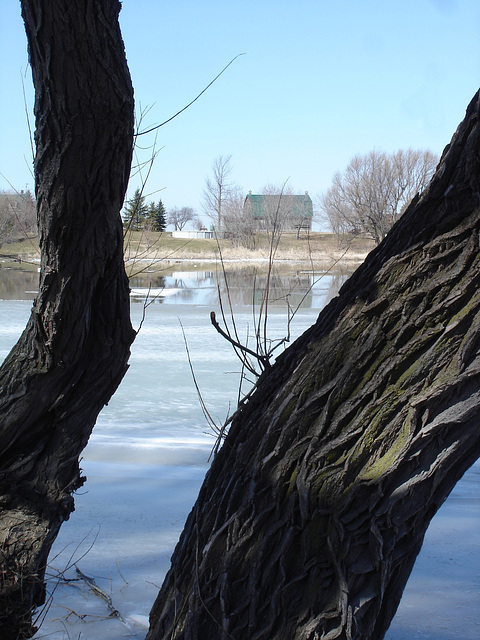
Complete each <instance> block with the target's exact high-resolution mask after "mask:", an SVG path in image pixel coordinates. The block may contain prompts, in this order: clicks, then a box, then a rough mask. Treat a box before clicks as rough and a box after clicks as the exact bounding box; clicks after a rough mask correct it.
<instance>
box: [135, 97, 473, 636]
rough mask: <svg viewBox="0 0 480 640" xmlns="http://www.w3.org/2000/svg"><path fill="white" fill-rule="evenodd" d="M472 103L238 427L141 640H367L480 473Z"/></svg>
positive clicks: (384, 622)
mask: <svg viewBox="0 0 480 640" xmlns="http://www.w3.org/2000/svg"><path fill="white" fill-rule="evenodd" d="M479 112H480V96H479V94H477V95H476V96H475V97H474V99H473V100H472V102H471V104H470V105H469V107H468V109H467V113H466V116H465V119H464V121H463V122H462V123H461V125H460V126H459V128H458V130H457V132H456V133H455V135H454V137H453V139H452V141H451V144H450V145H449V146H448V147H447V148H446V150H445V152H444V154H443V156H442V158H441V160H440V163H439V166H438V168H437V171H436V174H435V176H434V178H433V180H432V182H431V183H430V185H429V187H428V188H427V189H426V191H425V192H424V193H423V194H421V195H419V196H417V197H416V198H415V199H414V201H413V202H412V204H411V205H410V207H409V208H408V209H407V211H406V212H405V214H404V216H403V217H402V218H401V219H400V221H399V222H398V223H397V224H396V225H395V226H394V228H393V229H392V231H391V232H390V233H389V234H388V236H387V238H386V239H385V240H384V242H383V243H382V244H381V245H380V246H379V247H377V248H376V249H375V250H374V251H373V252H372V253H371V254H370V255H369V256H368V257H367V259H366V261H365V263H364V264H363V265H362V266H361V267H360V268H359V269H358V270H357V271H356V272H355V274H354V275H353V276H352V278H350V280H349V281H348V282H347V283H346V284H345V285H344V286H343V288H342V289H341V291H340V293H339V295H338V297H337V298H335V299H334V300H332V301H331V302H330V304H329V305H328V306H327V307H326V308H325V309H324V310H323V311H322V313H321V314H320V316H319V318H318V320H317V322H316V323H315V325H314V326H313V327H311V328H310V329H309V330H308V331H307V332H306V333H305V334H304V335H303V336H301V337H300V338H299V339H298V340H297V341H296V342H295V343H294V344H293V345H292V346H291V347H290V348H289V349H287V350H286V351H285V353H284V354H282V356H280V357H279V358H278V360H277V362H276V363H275V365H274V366H273V367H272V368H271V370H269V371H267V372H265V373H264V374H263V376H262V378H261V379H260V381H259V383H258V385H257V388H256V390H255V393H254V394H253V395H252V396H251V397H250V399H249V401H248V403H247V404H246V405H244V406H242V407H241V408H240V409H239V410H238V412H237V414H236V415H235V417H234V419H233V421H232V423H231V427H230V432H229V434H228V436H227V438H226V440H225V443H224V445H223V447H222V448H221V449H220V451H219V453H218V455H217V456H216V458H215V459H214V461H213V464H212V467H211V469H210V470H209V472H208V473H207V476H206V479H205V482H204V484H203V486H202V489H201V491H200V494H199V497H198V500H197V502H196V504H195V506H194V508H193V510H192V512H191V514H190V516H189V518H188V521H187V523H186V525H185V529H184V531H183V533H182V536H181V538H180V541H179V543H178V545H177V547H176V549H175V552H174V555H173V558H172V565H171V568H170V571H169V573H168V574H167V577H166V579H165V582H164V584H163V586H162V588H161V590H160V593H159V595H158V598H157V601H156V602H155V605H154V607H153V609H152V612H151V625H150V631H149V634H148V636H147V638H148V640H161V639H162V640H163V639H166V638H168V639H169V640H173V639H177V640H180V639H182V640H187V639H188V640H193V639H194V638H209V639H211V640H213V639H215V638H218V639H226V638H234V639H235V640H240V639H242V640H244V639H245V640H246V639H247V638H248V639H249V640H292V639H298V640H300V639H301V640H314V639H315V640H320V639H323V640H381V639H382V638H383V637H384V634H385V632H386V630H387V628H388V626H389V624H390V622H391V620H392V617H393V615H394V613H395V611H396V609H397V606H398V603H399V601H400V598H401V595H402V592H403V589H404V586H405V584H406V582H407V579H408V576H409V575H410V572H411V569H412V567H413V564H414V562H415V558H416V556H417V554H418V552H419V550H420V548H421V545H422V541H423V537H424V534H425V531H426V529H427V527H428V524H429V522H430V520H431V518H432V517H433V515H434V514H435V513H436V511H437V510H438V508H439V507H440V506H441V504H442V503H443V501H444V500H445V499H446V497H447V496H448V494H449V492H450V491H451V489H452V488H453V487H454V485H455V483H456V482H457V481H458V479H459V478H460V477H461V476H462V475H463V473H464V472H465V470H466V469H467V468H468V467H469V466H470V465H471V464H472V463H473V462H474V461H475V459H476V458H477V457H478V456H479V455H480V431H479V429H478V425H479V414H480V350H479V348H480V294H479V291H480V257H479V239H480V238H479V234H480V193H479V184H480V124H479V121H478V117H479Z"/></svg>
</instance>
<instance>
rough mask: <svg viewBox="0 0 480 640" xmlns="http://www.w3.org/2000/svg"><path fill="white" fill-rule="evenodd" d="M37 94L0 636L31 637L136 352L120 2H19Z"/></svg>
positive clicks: (1, 443)
mask: <svg viewBox="0 0 480 640" xmlns="http://www.w3.org/2000/svg"><path fill="white" fill-rule="evenodd" d="M21 5H22V13H23V18H24V21H25V26H26V31H27V37H28V44H29V54H30V62H31V66H32V73H33V81H34V85H35V117H36V133H35V140H36V145H37V152H36V158H35V180H36V196H37V212H38V223H39V229H40V247H41V275H40V286H39V293H38V296H37V298H36V300H35V303H34V306H33V309H32V313H31V316H30V319H29V321H28V324H27V327H26V329H25V331H24V333H23V335H22V336H21V338H20V340H19V341H18V343H17V344H16V346H15V347H14V348H13V350H12V351H11V353H10V355H9V356H8V357H7V359H6V360H5V362H4V364H3V366H2V368H1V369H0V412H1V413H0V415H1V418H0V420H1V423H0V505H1V510H0V516H1V530H0V543H1V547H0V548H1V554H0V571H1V581H0V636H1V638H2V640H6V639H9V638H15V639H17V638H23V637H30V635H31V633H32V629H31V626H30V625H31V614H32V609H33V608H34V607H35V606H36V605H39V604H41V603H42V601H43V599H44V585H43V578H44V572H45V565H46V561H47V555H48V552H49V550H50V547H51V545H52V542H53V541H54V540H55V537H56V535H57V533H58V530H59V528H60V525H61V524H62V522H63V521H65V520H66V519H68V517H69V515H70V513H71V512H72V511H73V508H74V501H73V498H72V492H73V491H74V490H75V489H77V488H78V487H80V486H81V485H82V483H83V482H84V478H82V477H81V474H80V469H79V463H78V457H79V454H80V452H81V451H82V449H83V448H84V447H85V445H86V443H87V441H88V438H89V436H90V433H91V431H92V428H93V425H94V423H95V420H96V418H97V415H98V413H99V411H100V409H101V408H102V407H103V406H104V405H105V404H106V402H108V400H109V399H110V397H111V395H112V394H113V393H114V391H115V389H116V388H117V386H118V384H119V383H120V381H121V379H122V377H123V375H124V374H125V371H126V369H127V360H128V357H129V348H130V345H131V343H132V341H133V338H134V332H133V329H132V327H131V324H130V314H129V292H128V281H127V278H126V276H125V270H124V265H123V236H122V225H121V220H120V215H119V212H120V210H121V207H122V204H123V199H124V195H125V190H126V186H127V181H128V177H129V172H130V163H131V155H132V146H133V90H132V86H131V81H130V75H129V72H128V68H127V64H126V60H125V54H124V47H123V42H122V39H121V35H120V29H119V25H118V13H119V10H120V3H119V2H118V0H96V2H91V1H89V0H83V1H80V2H72V1H71V0H22V3H21Z"/></svg>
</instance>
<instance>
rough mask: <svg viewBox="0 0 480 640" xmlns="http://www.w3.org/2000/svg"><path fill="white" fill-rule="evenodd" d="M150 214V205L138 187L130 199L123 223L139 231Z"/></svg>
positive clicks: (126, 206)
mask: <svg viewBox="0 0 480 640" xmlns="http://www.w3.org/2000/svg"><path fill="white" fill-rule="evenodd" d="M147 216H148V205H146V204H145V196H142V192H141V190H140V189H136V190H135V193H134V196H133V198H132V199H131V200H128V201H127V203H126V205H125V209H124V212H123V224H124V226H125V227H129V228H130V229H131V230H132V231H139V230H140V229H143V227H144V226H145V222H146V221H147Z"/></svg>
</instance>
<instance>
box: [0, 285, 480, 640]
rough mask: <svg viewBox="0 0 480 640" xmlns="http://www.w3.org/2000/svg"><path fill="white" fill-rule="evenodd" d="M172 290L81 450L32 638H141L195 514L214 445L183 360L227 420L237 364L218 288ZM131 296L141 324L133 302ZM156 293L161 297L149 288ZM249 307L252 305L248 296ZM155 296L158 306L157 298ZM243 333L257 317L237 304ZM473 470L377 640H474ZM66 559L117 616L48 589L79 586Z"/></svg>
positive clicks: (479, 505)
mask: <svg viewBox="0 0 480 640" xmlns="http://www.w3.org/2000/svg"><path fill="white" fill-rule="evenodd" d="M179 281H180V278H179V277H176V278H175V280H172V281H167V282H166V286H168V287H169V289H170V290H172V289H178V291H177V293H175V294H172V295H169V296H168V297H164V298H160V297H159V298H158V299H157V301H156V302H155V303H153V304H152V305H151V306H150V307H148V309H147V318H146V321H145V323H144V324H143V326H142V329H141V331H140V333H139V335H138V338H137V340H136V341H135V343H134V346H133V348H132V357H131V362H130V364H131V366H130V369H129V371H128V373H127V375H126V377H125V379H124V381H123V382H122V384H121V386H120V388H119V390H118V392H117V393H116V394H115V396H114V397H113V398H112V400H111V402H110V404H109V406H108V407H106V408H105V409H104V411H102V413H101V414H100V416H99V419H98V424H97V426H96V427H95V430H94V433H93V435H92V437H91V439H90V442H89V444H88V446H87V448H86V449H85V452H84V454H83V459H82V463H81V464H82V468H83V470H84V473H85V475H86V476H87V478H88V482H87V484H86V485H85V487H84V488H82V489H80V490H79V492H78V494H77V495H76V499H75V501H76V510H75V512H74V513H73V514H72V516H71V518H70V520H69V521H68V522H67V523H65V524H64V525H63V526H62V529H61V531H60V535H59V537H58V539H57V541H56V543H55V545H54V548H53V551H52V554H51V558H50V569H49V580H48V585H49V590H50V591H53V590H54V594H53V595H54V597H53V604H52V605H51V606H50V608H49V609H48V610H46V611H45V613H44V615H45V621H44V623H43V625H42V628H41V630H40V631H39V632H38V634H37V636H36V637H37V638H46V637H48V638H51V639H52V640H61V639H62V640H63V639H65V640H66V639H67V638H78V637H81V638H82V640H97V639H98V638H102V640H110V639H112V640H113V639H114V638H115V639H118V638H134V639H137V640H141V639H142V638H144V637H145V634H146V629H147V626H148V613H149V610H150V608H151V605H152V603H153V601H154V599H155V596H156V594H157V592H158V588H159V586H160V585H161V583H162V580H163V577H164V575H165V573H166V571H167V570H168V566H169V559H170V556H171V553H172V551H173V549H174V546H175V544H176V541H177V539H178V536H179V534H180V532H181V530H182V528H183V524H184V522H185V519H186V517H187V515H188V512H189V511H190V509H191V507H192V506H193V504H194V502H195V499H196V496H197V493H198V490H199V488H200V486H201V483H202V480H203V477H204V474H205V472H206V470H207V468H208V462H207V460H208V456H209V454H210V451H211V448H212V446H213V444H214V438H213V436H212V434H211V433H209V430H208V427H207V425H206V423H205V420H204V418H203V415H202V411H201V408H200V404H199V401H198V397H197V394H196V391H195V388H194V385H193V382H192V375H191V372H190V367H189V363H188V358H187V355H186V348H185V342H184V337H183V332H182V326H181V325H180V321H181V323H182V325H183V330H184V332H185V336H186V340H187V344H188V349H189V352H190V357H191V360H192V364H193V367H194V371H195V375H196V377H197V381H198V384H199V386H200V388H201V390H202V394H203V397H204V401H205V403H206V404H207V406H208V408H209V410H210V411H211V412H212V414H213V415H214V416H215V417H216V418H217V419H218V421H219V422H221V421H223V419H224V418H225V416H226V415H227V414H228V412H229V411H231V410H232V408H233V407H234V405H235V401H236V395H237V388H238V372H239V364H238V362H237V361H236V360H235V357H234V356H233V354H232V351H231V348H230V347H229V345H228V344H227V343H226V342H225V341H224V340H223V339H222V338H221V337H220V336H219V335H218V334H217V333H216V332H215V330H214V329H213V327H212V326H211V325H210V320H209V312H210V310H211V309H215V310H216V311H217V315H218V306H215V305H216V285H214V284H212V282H211V281H210V280H208V278H207V279H205V280H203V281H202V282H201V286H200V287H199V289H198V290H195V282H196V280H195V278H194V277H193V275H192V277H191V278H186V279H185V281H182V282H181V286H180V287H178V286H174V285H178V284H179ZM140 293H142V295H143V292H137V294H138V295H137V296H132V316H133V321H134V324H135V326H139V324H140V321H141V317H142V313H143V304H142V297H141V296H140ZM157 293H159V294H161V288H159V291H158V292H157ZM329 295H330V292H329V287H328V286H326V285H325V283H323V284H322V286H321V287H319V288H318V290H317V291H316V292H315V293H314V295H312V296H311V297H310V299H309V306H307V307H304V308H302V309H301V310H300V311H299V313H298V315H297V316H296V318H295V319H294V322H293V331H294V335H293V336H292V339H293V338H294V337H296V336H297V335H299V334H300V333H302V332H303V331H304V330H305V329H306V328H307V327H308V326H310V325H311V324H312V323H313V322H314V321H315V318H316V316H317V314H318V311H319V308H320V307H321V306H323V304H324V303H325V301H326V299H327V297H328V296H329ZM250 299H251V298H250ZM160 300H162V302H160ZM30 308H31V302H30V301H28V300H27V301H24V300H18V301H16V300H5V301H0V358H3V357H5V356H6V354H7V353H8V351H9V349H10V347H11V346H12V345H13V343H14V342H15V340H16V339H17V337H18V336H19V335H20V333H21V332H22V330H23V327H24V326H25V322H26V320H27V318H28V315H29V312H30ZM235 317H236V321H237V326H238V328H239V333H240V336H241V337H242V338H243V337H245V335H246V332H247V326H250V327H251V326H252V324H253V317H252V311H251V308H250V306H249V305H247V304H244V303H242V301H241V300H240V302H239V303H238V304H237V305H236V313H235ZM269 322H270V324H271V332H272V334H273V333H274V334H275V337H278V338H280V337H283V336H284V335H285V313H284V307H282V306H281V305H279V306H277V307H275V308H274V309H272V312H271V314H270V316H269ZM479 529H480V464H479V463H477V464H475V465H474V466H473V467H472V468H471V469H470V470H469V471H468V472H467V474H466V475H465V476H464V478H463V479H462V480H461V481H460V482H459V483H458V485H457V487H455V489H454V491H453V493H452V495H451V496H450V497H449V499H448V500H447V501H446V503H445V504H444V505H443V507H442V508H441V510H440V511H439V513H438V514H437V515H436V517H435V518H434V520H433V521H432V524H431V527H430V529H429V531H428V532H427V536H426V540H425V544H424V547H423V549H422V551H421V553H420V555H419V558H418V560H417V563H416V565H415V568H414V571H413V573H412V576H411V579H410V581H409V583H408V585H407V589H406V591H405V594H404V597H403V600H402V603H401V605H400V608H399V611H398V613H397V616H396V617H395V619H394V621H393V623H392V626H391V628H390V629H389V631H388V633H387V635H386V640H417V639H418V640H420V639H422V640H474V639H475V640H478V639H479V638H480V626H479V624H480V623H479V616H478V614H479V612H480V578H479V568H480V537H479V536H478V531H479ZM75 563H76V564H77V565H78V567H79V568H80V569H81V571H82V572H83V573H84V574H86V575H88V576H91V577H94V578H95V581H96V583H97V584H98V586H99V587H100V588H101V589H102V590H103V591H104V592H105V593H107V594H108V595H110V596H111V598H112V603H113V606H114V607H115V608H116V609H117V610H118V611H119V612H120V613H121V615H122V618H123V621H121V620H119V618H116V617H110V615H109V614H110V610H109V609H108V607H107V604H106V603H105V602H104V601H103V600H101V599H100V598H98V597H95V596H93V595H92V594H91V593H90V592H89V591H88V589H87V587H86V585H85V584H84V583H83V582H80V581H72V582H68V583H61V584H58V585H57V586H55V585H56V584H57V582H56V577H55V576H56V575H58V573H57V574H56V572H64V575H65V577H67V578H68V579H72V580H73V579H75V578H76V573H75V566H74V565H75Z"/></svg>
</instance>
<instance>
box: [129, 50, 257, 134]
mask: <svg viewBox="0 0 480 640" xmlns="http://www.w3.org/2000/svg"><path fill="white" fill-rule="evenodd" d="M244 55H245V53H239V54H237V55H236V56H235V57H234V58H232V60H230V62H229V63H228V64H227V65H226V66H225V67H224V68H223V69H222V70H221V71H220V73H219V74H218V75H217V76H215V78H214V79H213V80H212V81H211V82H209V84H207V86H206V87H205V89H203V91H201V92H200V93H199V94H198V96H197V97H196V98H194V99H193V100H192V101H191V102H189V103H188V104H187V106H186V107H183V109H180V111H177V113H176V114H175V115H173V116H171V117H170V118H168V120H165V122H162V123H161V124H157V125H156V126H155V127H151V128H150V129H147V130H146V131H140V133H137V134H136V136H137V137H138V136H144V135H146V134H147V133H151V132H152V131H155V130H156V129H160V127H163V126H164V125H166V124H168V123H169V122H171V121H172V120H173V119H174V118H176V117H177V116H179V115H180V114H181V113H183V112H184V111H186V110H187V109H188V108H189V107H191V106H192V104H193V103H194V102H196V101H197V100H198V99H199V98H200V97H201V96H203V94H204V93H205V91H207V90H208V89H210V87H211V86H212V84H213V83H214V82H216V81H217V80H218V78H220V76H221V75H222V74H223V73H224V72H225V71H226V70H227V69H228V67H229V66H230V65H231V64H233V63H234V62H235V60H236V59H237V58H239V57H240V56H244Z"/></svg>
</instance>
